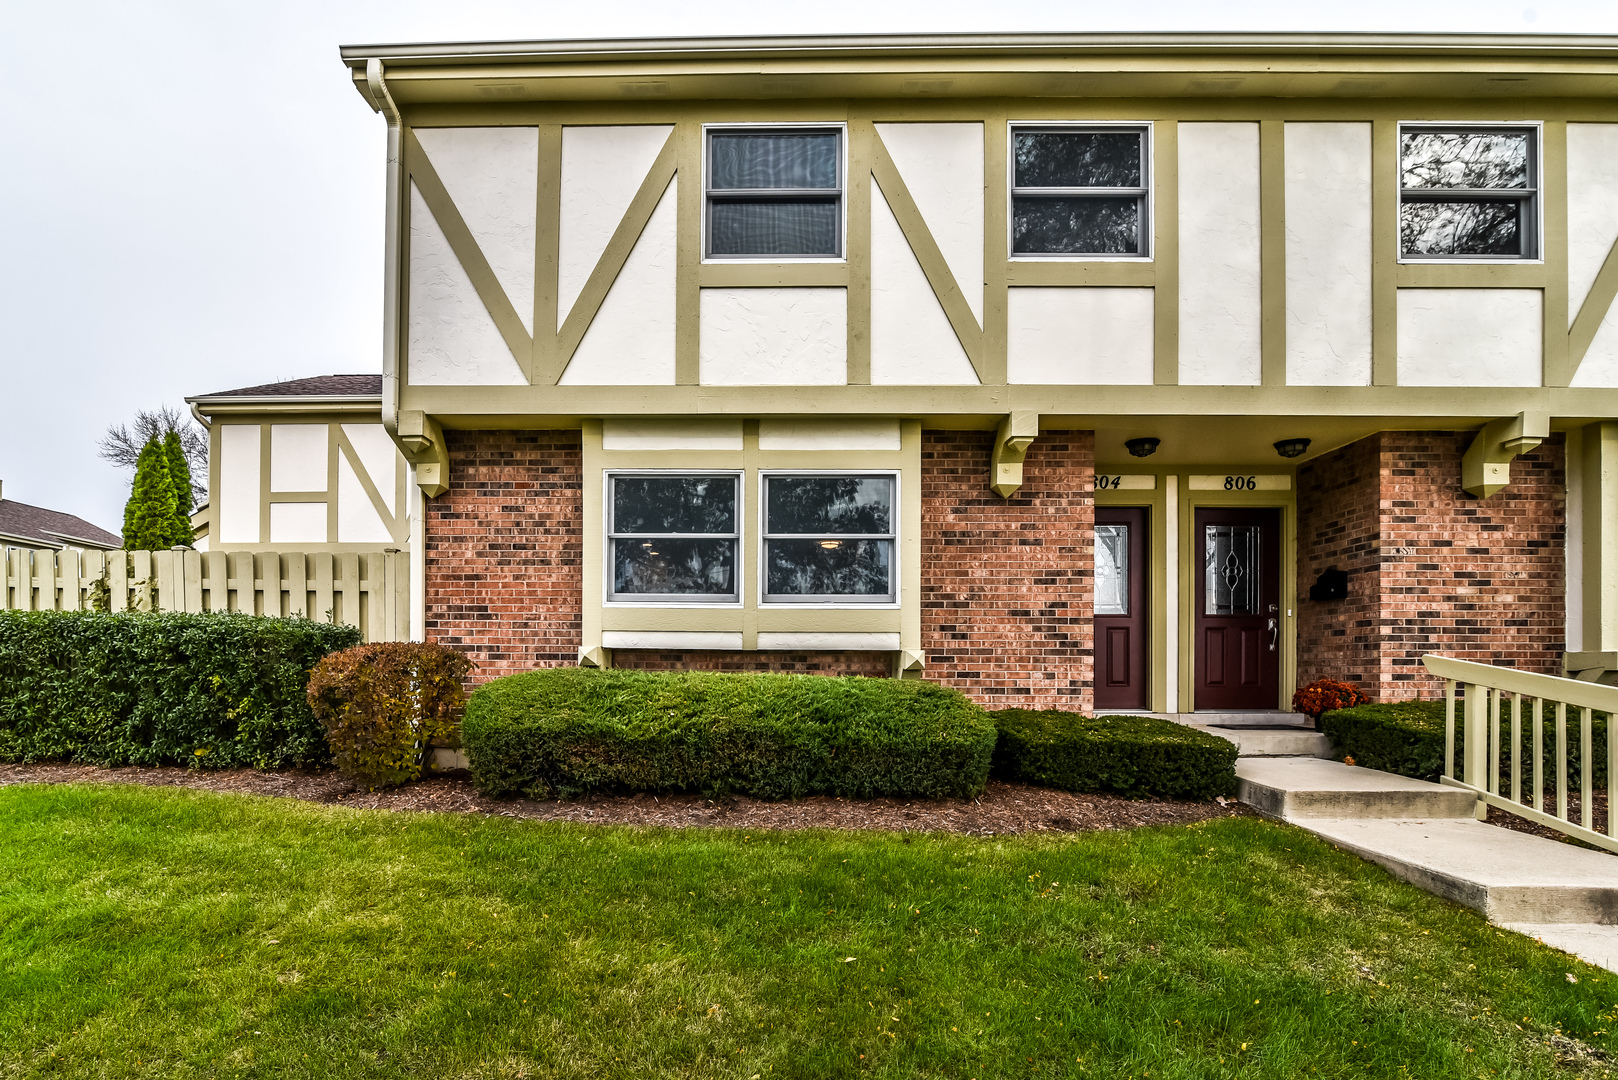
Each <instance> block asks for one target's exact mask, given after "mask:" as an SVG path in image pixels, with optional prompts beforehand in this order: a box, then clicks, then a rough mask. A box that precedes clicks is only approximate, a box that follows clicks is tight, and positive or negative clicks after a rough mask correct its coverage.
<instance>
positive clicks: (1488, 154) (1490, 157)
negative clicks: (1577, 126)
mask: <svg viewBox="0 0 1618 1080" xmlns="http://www.w3.org/2000/svg"><path fill="white" fill-rule="evenodd" d="M1534 148H1535V139H1534V137H1533V133H1532V132H1531V131H1528V130H1525V129H1522V128H1515V129H1512V128H1501V129H1473V130H1466V129H1456V130H1448V131H1445V130H1437V129H1430V128H1425V127H1416V128H1407V129H1405V130H1404V131H1402V132H1401V133H1400V136H1399V183H1400V196H1399V250H1400V252H1401V253H1402V254H1403V255H1406V256H1415V257H1417V258H1434V259H1441V258H1505V259H1526V258H1533V257H1535V255H1536V254H1537V250H1536V249H1537V243H1536V240H1535V229H1536V224H1537V218H1536V214H1537V211H1536V208H1535V201H1536V199H1537V197H1538V192H1537V190H1536V188H1537V179H1536V178H1537V173H1538V170H1537V166H1536V162H1535V159H1534Z"/></svg>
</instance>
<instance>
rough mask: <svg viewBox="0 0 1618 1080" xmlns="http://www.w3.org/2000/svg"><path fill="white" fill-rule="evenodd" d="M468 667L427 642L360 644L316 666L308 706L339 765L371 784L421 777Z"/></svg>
mask: <svg viewBox="0 0 1618 1080" xmlns="http://www.w3.org/2000/svg"><path fill="white" fill-rule="evenodd" d="M471 669H472V662H471V661H470V660H468V659H467V658H466V657H465V656H463V655H462V654H461V653H459V652H457V651H455V650H454V649H451V648H449V647H448V646H446V645H439V644H436V643H433V642H407V641H389V642H377V643H374V644H371V645H360V646H357V647H355V648H352V649H344V650H343V651H342V652H338V653H332V654H331V655H330V656H328V657H326V658H325V659H323V660H321V661H320V663H319V664H317V665H315V670H314V671H313V672H312V673H311V674H310V676H309V692H308V693H309V708H310V709H311V710H312V711H313V712H314V714H315V718H316V719H317V720H319V721H320V724H321V726H322V727H324V728H325V729H326V741H327V742H328V743H329V744H330V745H331V752H332V757H333V759H334V760H335V761H336V763H337V767H338V768H339V769H341V770H343V772H345V773H347V774H348V775H350V776H352V777H354V778H355V779H356V780H359V781H361V782H362V783H364V784H365V785H366V786H367V787H369V788H378V787H385V786H387V785H389V784H402V783H405V782H407V781H410V780H419V779H420V778H421V769H422V765H423V763H424V762H425V761H426V758H427V754H428V753H429V752H430V749H431V746H432V743H433V741H434V740H435V739H448V738H452V737H454V735H455V732H456V721H457V719H458V718H459V715H460V711H461V706H462V703H463V702H464V700H465V691H464V690H463V689H462V685H461V683H462V680H463V679H464V678H465V677H466V673H467V672H468V671H470V670H471Z"/></svg>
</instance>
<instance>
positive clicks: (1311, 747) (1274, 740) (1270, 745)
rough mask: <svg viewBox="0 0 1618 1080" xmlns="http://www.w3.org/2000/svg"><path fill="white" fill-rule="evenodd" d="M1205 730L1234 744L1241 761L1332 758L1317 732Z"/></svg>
mask: <svg viewBox="0 0 1618 1080" xmlns="http://www.w3.org/2000/svg"><path fill="white" fill-rule="evenodd" d="M1197 726H1198V727H1200V726H1201V725H1200V724H1199V725H1197ZM1205 730H1207V731H1209V732H1210V733H1212V734H1214V735H1218V736H1219V737H1220V738H1224V739H1229V740H1230V741H1231V742H1233V743H1235V744H1236V752H1237V753H1238V754H1239V755H1241V756H1242V757H1315V758H1326V757H1331V740H1329V739H1327V738H1326V736H1324V735H1322V734H1321V733H1320V732H1318V731H1296V730H1293V729H1289V728H1281V729H1274V730H1272V729H1265V728H1234V729H1232V728H1217V727H1214V728H1207V729H1205Z"/></svg>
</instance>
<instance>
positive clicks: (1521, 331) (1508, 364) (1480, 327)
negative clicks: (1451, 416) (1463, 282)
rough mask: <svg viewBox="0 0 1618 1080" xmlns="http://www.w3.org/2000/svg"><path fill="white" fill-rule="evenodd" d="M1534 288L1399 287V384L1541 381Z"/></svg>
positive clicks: (1539, 314)
mask: <svg viewBox="0 0 1618 1080" xmlns="http://www.w3.org/2000/svg"><path fill="white" fill-rule="evenodd" d="M1543 311H1544V292H1543V291H1542V290H1540V289H1400V290H1399V300H1398V306H1397V318H1398V320H1399V329H1398V333H1397V341H1398V352H1399V371H1398V375H1399V385H1400V386H1539V385H1540V382H1541V379H1542V374H1543V367H1542V365H1543V342H1544V326H1543V325H1542V320H1543V317H1544V316H1543Z"/></svg>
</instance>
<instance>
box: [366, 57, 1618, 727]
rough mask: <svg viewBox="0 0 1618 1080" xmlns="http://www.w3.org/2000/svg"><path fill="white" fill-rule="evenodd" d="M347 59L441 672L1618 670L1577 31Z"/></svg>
mask: <svg viewBox="0 0 1618 1080" xmlns="http://www.w3.org/2000/svg"><path fill="white" fill-rule="evenodd" d="M343 56H344V59H345V62H346V63H347V64H348V65H349V67H350V68H351V69H352V72H353V77H354V81H355V85H356V87H357V88H358V90H359V91H360V93H361V94H362V95H363V96H364V97H365V99H366V100H367V102H368V103H370V104H371V106H372V107H373V108H375V109H376V110H378V111H379V112H381V113H382V114H383V116H384V117H385V118H386V120H387V122H388V125H389V127H388V131H389V158H388V160H389V171H388V198H389V204H388V242H387V250H386V268H387V275H386V284H385V289H386V291H385V301H386V315H385V325H384V377H383V392H382V404H381V408H382V419H383V423H384V425H385V426H386V428H387V429H388V431H389V432H390V433H391V434H392V435H393V436H394V437H395V439H396V440H397V442H398V444H399V446H400V447H401V448H402V449H403V451H404V452H405V453H406V455H407V456H408V458H409V460H410V462H411V464H412V465H413V467H414V470H415V477H416V479H417V482H418V484H419V485H420V488H421V490H422V492H423V494H424V495H426V496H428V498H427V499H426V501H425V505H424V512H423V513H422V514H421V515H420V516H419V526H418V528H419V529H420V536H419V538H418V540H417V542H415V543H413V544H412V554H413V557H414V558H415V559H416V560H417V580H418V584H419V587H418V588H415V589H414V590H413V601H414V602H415V603H416V604H417V605H418V610H417V613H416V627H417V631H418V633H419V634H420V635H422V636H425V637H428V638H431V639H435V640H443V641H447V642H451V643H454V644H457V645H459V646H462V647H464V648H466V649H467V650H468V651H469V652H470V653H471V654H472V655H473V656H474V657H475V658H476V659H477V660H478V661H479V662H480V665H481V667H480V677H488V676H492V675H495V674H499V673H501V672H503V671H507V670H516V669H521V668H524V667H529V666H532V665H535V664H556V663H577V662H583V663H587V664H600V665H612V666H619V667H638V668H677V667H685V668H693V667H697V668H721V669H737V670H755V669H766V670H789V671H825V672H850V673H860V674H871V675H886V674H899V675H903V676H909V677H924V678H930V679H936V680H938V681H941V682H944V683H946V684H948V685H954V686H958V687H960V688H961V689H963V690H965V691H966V692H968V693H969V694H972V695H973V696H975V697H978V698H979V699H980V700H984V701H994V702H1001V703H1006V704H1010V703H1014V702H1015V703H1022V704H1033V705H1048V706H1054V707H1064V708H1079V709H1091V708H1105V709H1126V708H1150V709H1154V710H1160V711H1191V710H1194V709H1216V710H1226V709H1274V708H1277V707H1282V706H1284V704H1285V702H1286V701H1287V700H1288V698H1289V697H1290V694H1291V691H1292V689H1293V687H1294V686H1295V685H1297V684H1298V683H1299V682H1300V681H1306V680H1308V679H1310V678H1314V677H1318V676H1326V675H1331V676H1339V677H1347V678H1352V679H1354V680H1356V681H1358V682H1359V683H1360V684H1361V685H1362V686H1364V687H1365V689H1366V690H1367V691H1368V692H1369V693H1371V694H1372V695H1373V696H1376V697H1382V698H1390V697H1399V696H1410V695H1411V694H1413V693H1416V692H1418V691H1419V690H1420V689H1422V688H1423V685H1424V683H1423V679H1424V678H1425V676H1423V675H1422V674H1421V669H1420V667H1419V664H1418V662H1417V659H1416V658H1417V657H1418V656H1419V655H1420V654H1421V653H1422V652H1424V651H1428V650H1434V649H1436V650H1440V651H1443V652H1446V653H1452V654H1456V655H1461V656H1467V657H1472V658H1480V659H1487V660H1491V661H1493V662H1498V663H1507V664H1512V665H1515V666H1519V667H1523V668H1527V669H1531V670H1537V671H1555V672H1560V671H1561V670H1563V669H1564V667H1565V668H1566V669H1567V670H1571V671H1576V672H1580V673H1583V674H1584V675H1585V676H1586V677H1610V676H1611V674H1612V673H1613V672H1614V671H1615V670H1618V315H1613V314H1610V309H1611V307H1612V301H1613V297H1614V294H1615V293H1618V256H1615V255H1614V244H1615V241H1618V107H1615V105H1614V99H1615V94H1618V39H1607V38H1599V39H1598V38H1549V37H1546V38H1490V37H1482V36H1465V35H1457V36H1449V37H1442V36H1441V37H1399V36H1388V37H1379V36H1370V35H1341V36H1333V35H1314V36H1263V35H1259V36H1243V37H1231V36H1219V35H1157V36H1145V37H1130V36H1120V35H1095V36H1064V35H1000V36H944V37H936V38H928V37H888V38H876V37H872V38H826V39H809V38H804V39H716V40H684V41H606V42H534V43H498V44H469V45H447V46H438V45H428V46H377V47H365V46H356V47H348V48H345V49H344V50H343ZM1428 689H1429V692H1430V687H1428Z"/></svg>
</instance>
